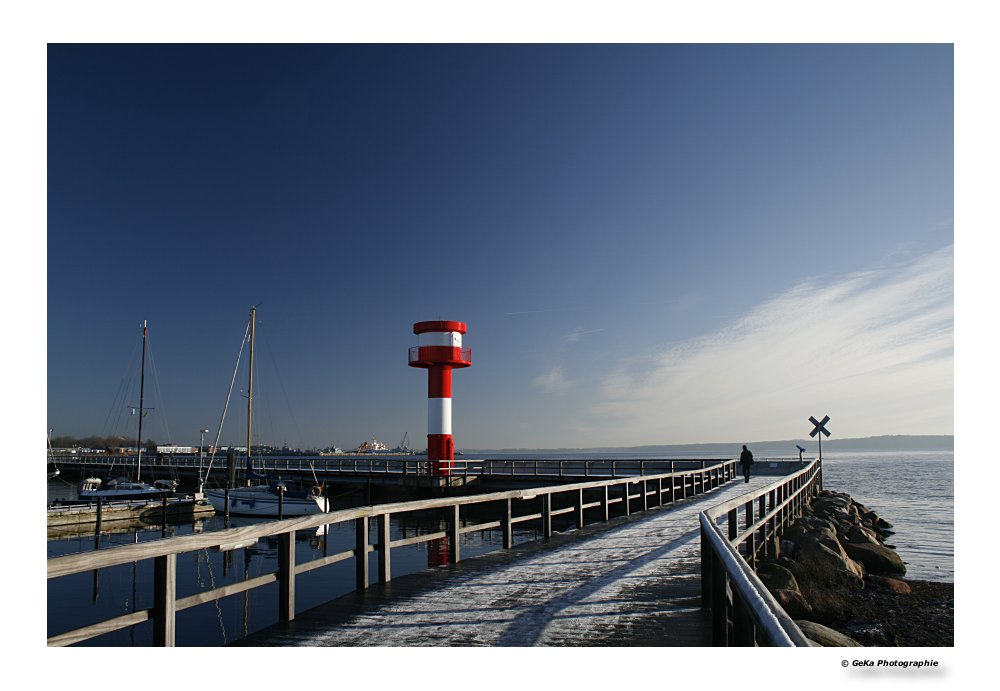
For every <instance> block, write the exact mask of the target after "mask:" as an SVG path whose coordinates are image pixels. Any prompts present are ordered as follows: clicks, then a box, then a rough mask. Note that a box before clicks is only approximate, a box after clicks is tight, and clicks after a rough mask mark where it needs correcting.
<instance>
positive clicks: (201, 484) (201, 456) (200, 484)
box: [198, 429, 208, 492]
mask: <svg viewBox="0 0 1000 691" xmlns="http://www.w3.org/2000/svg"><path fill="white" fill-rule="evenodd" d="M198 431H199V432H200V433H201V442H200V443H199V444H198V492H201V491H202V489H204V485H205V479H204V478H203V477H202V476H201V466H202V463H203V461H204V458H205V455H204V452H203V451H202V449H203V448H204V446H205V435H206V434H208V430H207V429H202V430H198Z"/></svg>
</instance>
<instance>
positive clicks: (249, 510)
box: [204, 306, 324, 518]
mask: <svg viewBox="0 0 1000 691" xmlns="http://www.w3.org/2000/svg"><path fill="white" fill-rule="evenodd" d="M256 319H257V308H256V306H252V307H251V308H250V363H249V366H248V368H247V369H248V370H249V374H248V377H247V466H246V482H247V486H244V487H230V488H229V490H228V501H229V513H230V514H232V515H238V516H262V517H276V516H278V515H279V508H280V515H281V516H282V517H285V518H287V517H291V516H307V515H310V514H314V513H321V512H322V511H323V510H324V499H323V494H322V490H320V488H319V487H312V488H310V489H308V490H300V489H297V488H295V487H293V486H290V485H288V484H287V483H285V482H282V481H281V480H280V479H278V480H274V481H268V478H267V476H265V475H260V474H259V473H256V472H255V471H254V469H253V461H252V459H253V453H252V451H253V447H252V446H251V432H252V430H253V350H254V326H255V323H256ZM220 430H221V425H220ZM253 482H257V484H250V483H253ZM204 494H205V498H207V499H208V500H209V501H210V502H212V507H213V508H214V509H215V510H216V511H218V512H225V511H226V500H227V490H225V489H218V488H213V489H208V488H206V489H205V490H204ZM279 504H280V507H279Z"/></svg>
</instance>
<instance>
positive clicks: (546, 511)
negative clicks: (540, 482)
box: [542, 493, 552, 537]
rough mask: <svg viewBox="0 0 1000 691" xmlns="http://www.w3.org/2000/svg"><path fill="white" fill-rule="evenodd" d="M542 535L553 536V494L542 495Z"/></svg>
mask: <svg viewBox="0 0 1000 691" xmlns="http://www.w3.org/2000/svg"><path fill="white" fill-rule="evenodd" d="M542 535H543V536H544V537H552V494H551V493H549V494H546V495H545V496H544V497H542Z"/></svg>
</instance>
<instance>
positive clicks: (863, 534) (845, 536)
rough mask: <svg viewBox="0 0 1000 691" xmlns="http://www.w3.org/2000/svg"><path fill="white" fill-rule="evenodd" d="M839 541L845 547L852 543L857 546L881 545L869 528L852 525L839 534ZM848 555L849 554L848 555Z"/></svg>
mask: <svg viewBox="0 0 1000 691" xmlns="http://www.w3.org/2000/svg"><path fill="white" fill-rule="evenodd" d="M840 541H841V542H842V543H844V544H845V545H846V543H848V542H853V543H855V544H859V545H880V544H882V543H881V542H880V541H879V539H878V535H876V534H875V532H874V531H872V530H871V529H869V528H865V527H864V526H860V525H853V526H851V527H850V528H848V529H847V530H845V531H844V532H842V533H841V534H840ZM848 554H849V553H848Z"/></svg>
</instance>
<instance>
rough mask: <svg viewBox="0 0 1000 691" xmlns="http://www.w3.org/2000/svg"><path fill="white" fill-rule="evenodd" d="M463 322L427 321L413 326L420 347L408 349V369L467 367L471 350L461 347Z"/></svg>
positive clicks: (463, 330) (470, 362) (463, 329)
mask: <svg viewBox="0 0 1000 691" xmlns="http://www.w3.org/2000/svg"><path fill="white" fill-rule="evenodd" d="M465 330H466V327H465V323H464V322H454V321H429V322H417V323H416V324H414V325H413V333H415V334H417V336H419V338H420V345H418V346H416V347H413V348H410V367H435V366H446V367H468V366H469V365H471V364H472V349H471V348H463V347H462V334H464V333H465Z"/></svg>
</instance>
